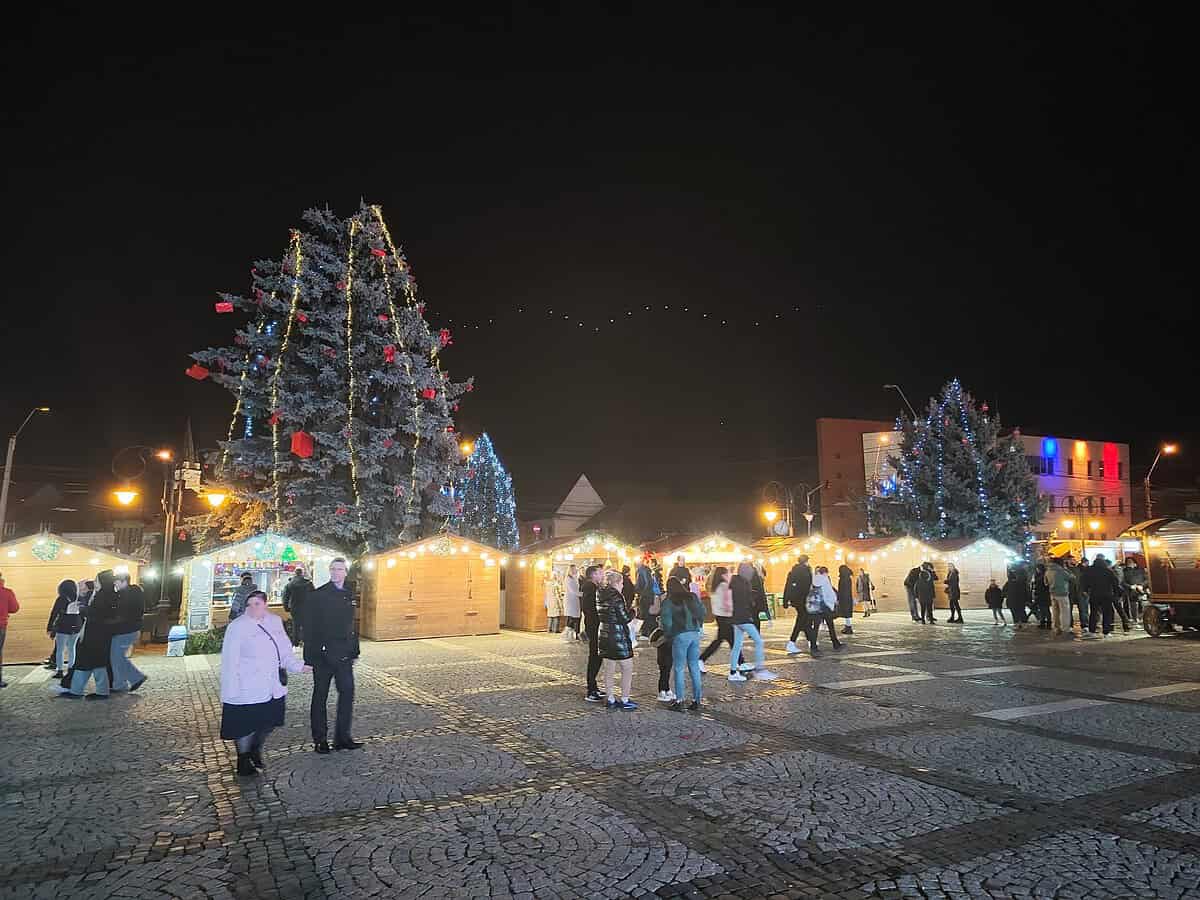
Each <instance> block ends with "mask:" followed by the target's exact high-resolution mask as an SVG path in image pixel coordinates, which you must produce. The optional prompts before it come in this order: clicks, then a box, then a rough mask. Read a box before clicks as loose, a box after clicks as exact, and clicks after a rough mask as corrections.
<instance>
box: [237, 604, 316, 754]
mask: <svg viewBox="0 0 1200 900" xmlns="http://www.w3.org/2000/svg"><path fill="white" fill-rule="evenodd" d="M288 672H312V667H311V666H306V665H305V664H304V661H303V660H301V659H298V658H297V657H296V654H295V653H293V652H292V643H291V641H289V640H288V636H287V632H286V631H284V630H283V620H282V619H281V618H279V616H277V615H275V614H274V613H269V612H267V595H266V594H264V593H263V592H262V591H254V592H253V593H251V594H250V595H249V596H248V597H247V598H246V610H245V613H244V614H243V615H241V616H238V618H236V619H234V620H233V621H232V622H230V623H229V627H228V628H226V629H225V642H224V644H223V645H222V647H221V738H222V739H223V740H226V741H234V743H235V744H236V746H237V773H238V774H239V775H257V774H258V770H259V769H261V768H263V758H262V747H263V742H264V741H265V740H266V738H267V735H268V734H270V732H271V729H273V728H278V727H279V726H280V725H282V724H283V715H284V698H285V697H286V696H287V687H286V685H287V673H288Z"/></svg>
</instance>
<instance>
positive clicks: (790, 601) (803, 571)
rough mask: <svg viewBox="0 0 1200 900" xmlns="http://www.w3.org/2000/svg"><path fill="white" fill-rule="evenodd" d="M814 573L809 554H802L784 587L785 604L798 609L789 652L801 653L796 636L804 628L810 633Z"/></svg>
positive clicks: (788, 647) (788, 646)
mask: <svg viewBox="0 0 1200 900" xmlns="http://www.w3.org/2000/svg"><path fill="white" fill-rule="evenodd" d="M812 582H813V573H812V569H811V568H809V565H808V556H807V555H805V556H801V557H800V558H799V559H797V560H796V564H795V565H794V566H792V570H791V571H790V572H788V576H787V584H786V585H785V586H784V588H783V605H784V606H790V607H791V608H792V609H794V610H796V623H795V624H794V625H793V626H792V636H791V638H790V639H789V640H788V643H787V652H788V653H799V652H800V648H799V647H797V646H796V638H797V637H798V636H799V634H800V631H801V630H802V629H803V630H804V632H805V634H807V633H808V595H809V593H811V592H812Z"/></svg>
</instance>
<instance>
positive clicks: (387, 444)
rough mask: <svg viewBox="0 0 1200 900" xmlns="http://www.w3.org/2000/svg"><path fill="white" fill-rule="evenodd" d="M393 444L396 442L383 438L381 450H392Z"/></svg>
mask: <svg viewBox="0 0 1200 900" xmlns="http://www.w3.org/2000/svg"><path fill="white" fill-rule="evenodd" d="M394 443H396V442H395V441H393V440H392V439H391V438H384V439H383V449H385V450H391V449H392V444H394Z"/></svg>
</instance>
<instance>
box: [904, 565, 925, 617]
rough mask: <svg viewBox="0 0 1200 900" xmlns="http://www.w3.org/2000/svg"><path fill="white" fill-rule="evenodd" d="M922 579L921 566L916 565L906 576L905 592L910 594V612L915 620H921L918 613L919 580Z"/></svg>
mask: <svg viewBox="0 0 1200 900" xmlns="http://www.w3.org/2000/svg"><path fill="white" fill-rule="evenodd" d="M920 580H921V567H920V566H914V567H913V568H911V569H909V570H908V574H907V575H906V576H904V593H905V594H906V595H907V596H908V614H909V615H910V616H912V620H913V621H914V622H920V621H921V619H920V617H919V616H918V615H917V582H918V581H920Z"/></svg>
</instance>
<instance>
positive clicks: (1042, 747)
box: [0, 611, 1200, 900]
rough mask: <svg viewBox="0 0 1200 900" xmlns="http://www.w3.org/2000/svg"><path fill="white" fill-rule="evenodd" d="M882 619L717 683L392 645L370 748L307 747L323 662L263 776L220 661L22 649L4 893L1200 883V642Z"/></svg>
mask: <svg viewBox="0 0 1200 900" xmlns="http://www.w3.org/2000/svg"><path fill="white" fill-rule="evenodd" d="M989 620H990V615H989V614H987V613H986V612H983V613H980V612H976V611H968V612H967V624H966V625H962V626H950V625H946V624H944V623H940V624H938V625H937V626H919V625H913V624H911V623H909V622H908V621H907V616H901V615H892V614H885V615H878V616H873V617H871V618H869V619H866V620H856V622H855V631H856V632H857V633H856V634H855V635H854V636H852V637H850V638H848V640H847V644H848V646H847V647H846V649H845V650H843V651H840V652H837V653H835V652H833V651H831V650H828V649H826V651H825V653H824V654H823V655H822V656H821V657H820V658H818V659H812V658H810V657H809V656H808V655H807V654H801V655H798V656H794V657H788V656H787V655H786V654H785V653H784V652H783V645H784V643H785V641H786V638H787V636H788V634H789V633H790V626H791V622H790V620H788V621H786V622H777V623H774V624H773V625H771V626H768V627H767V629H766V631H765V633H766V635H767V638H768V647H769V654H770V658H769V660H768V664H769V665H770V667H771V668H773V669H775V670H776V671H777V672H778V674H779V676H780V677H779V679H778V680H776V681H773V682H765V681H753V680H751V681H750V682H748V683H746V684H730V683H729V682H728V681H727V680H726V678H725V677H724V675H725V674H727V669H726V665H727V656H726V653H725V651H722V652H721V653H720V654H718V656H717V657H715V658H714V659H713V660H712V661H711V662H712V666H711V671H710V673H709V674H708V675H706V676H705V682H704V690H705V702H704V709H703V711H702V712H700V713H675V712H671V711H669V710H666V709H664V708H663V707H662V706H661V705H660V704H658V703H657V702H655V700H654V696H655V693H656V690H657V687H656V681H657V670H656V666H655V660H654V654H653V651H649V650H639V652H638V655H637V658H636V660H635V677H634V694H635V699H637V700H638V701H639V702H640V703H641V708H640V709H638V710H636V711H633V712H624V711H621V712H609V711H607V710H605V709H604V708H603V707H599V706H595V705H591V704H586V703H584V702H583V696H582V695H583V690H582V678H581V674H582V671H583V668H584V665H585V660H586V651H585V649H584V648H583V647H582V646H579V645H567V644H564V643H563V641H562V640H561V638H560V637H559V636H557V635H544V634H543V635H530V634H522V633H518V632H504V633H502V634H500V635H490V636H483V637H478V638H452V639H443V640H428V641H410V642H395V643H385V644H373V643H367V644H365V645H364V652H363V658H362V659H361V660H360V662H359V665H358V667H357V670H356V681H357V701H356V707H355V731H356V734H357V736H358V737H359V738H360V739H364V740H366V742H367V745H366V747H365V748H364V749H363V750H361V751H358V752H354V753H348V752H342V753H335V754H332V755H330V756H318V755H316V754H314V753H312V752H311V743H310V740H309V738H310V734H309V729H308V716H307V708H308V702H309V698H310V696H311V681H310V679H308V678H307V677H305V676H295V677H294V678H293V679H292V684H291V693H290V695H289V698H288V699H289V703H288V706H289V708H288V716H287V724H286V726H285V727H284V728H282V729H279V730H278V731H276V732H275V733H274V734H273V735H272V737H271V740H270V742H269V744H268V747H267V752H266V756H267V770H266V772H265V773H264V775H262V776H261V777H259V778H257V779H239V778H237V777H236V776H234V775H233V774H232V770H233V753H232V748H231V746H230V745H229V744H228V743H226V742H224V741H221V740H220V739H219V737H218V732H219V723H220V701H219V693H218V685H219V664H220V660H219V658H218V657H189V658H187V659H167V658H165V657H163V656H161V655H153V654H150V653H146V654H144V655H141V656H139V660H138V664H139V666H141V667H142V668H143V669H144V670H145V671H146V672H147V673H148V674H149V675H150V681H149V682H148V683H147V684H146V686H145V687H144V688H143V689H142V690H141V691H139V692H138V693H136V694H130V695H119V696H114V697H113V699H111V700H109V701H107V702H95V703H91V702H80V701H64V700H58V699H56V698H55V697H54V694H53V692H52V691H51V687H50V682H49V681H48V680H47V679H46V677H45V674H46V673H44V672H42V670H40V669H37V670H35V669H33V668H31V667H18V666H8V667H6V668H5V676H6V678H7V679H8V681H9V682H10V687H8V688H6V689H4V691H3V692H0V727H2V728H3V734H4V745H3V750H4V752H3V753H2V754H0V900H8V898H13V900H15V898H26V897H45V898H55V900H61V898H66V897H70V898H95V900H106V898H124V900H143V898H145V900H149V898H193V897H195V898H293V897H295V898H313V900H317V898H326V897H328V898H334V897H336V898H358V897H421V898H436V897H497V898H524V900H541V898H558V897H563V898H609V897H611V898H619V897H639V896H661V897H712V898H733V897H740V898H771V900H781V898H802V897H842V898H864V897H889V898H890V897H946V898H950V897H954V898H961V897H997V898H1000V897H1004V898H1007V897H1046V898H1049V897H1063V898H1068V897H1069V898H1083V897H1097V898H1099V897H1104V898H1108V897H1112V898H1116V897H1181V898H1182V897H1195V898H1200V753H1198V750H1200V746H1198V744H1200V638H1198V637H1195V636H1190V635H1176V636H1172V637H1169V638H1164V639H1160V640H1150V639H1145V638H1144V637H1142V636H1141V633H1140V631H1137V632H1134V633H1133V634H1131V635H1129V636H1126V635H1119V636H1116V637H1112V638H1108V639H1106V640H1099V641H1071V640H1054V639H1052V638H1051V637H1049V636H1048V635H1047V634H1046V633H1045V632H1041V631H1038V630H1036V629H1033V630H1024V631H1021V632H1017V631H1015V630H1014V629H1012V628H1011V627H1008V628H997V627H993V626H992V625H991V624H990V621H989Z"/></svg>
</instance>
